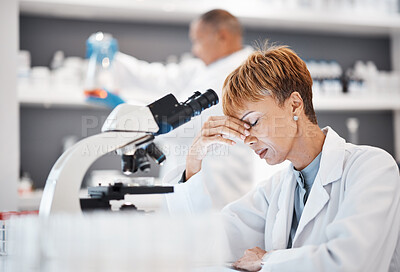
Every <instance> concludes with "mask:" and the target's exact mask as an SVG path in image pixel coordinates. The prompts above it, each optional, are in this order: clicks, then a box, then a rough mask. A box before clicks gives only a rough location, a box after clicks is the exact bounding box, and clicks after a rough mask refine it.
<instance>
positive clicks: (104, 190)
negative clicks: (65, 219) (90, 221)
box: [39, 89, 218, 217]
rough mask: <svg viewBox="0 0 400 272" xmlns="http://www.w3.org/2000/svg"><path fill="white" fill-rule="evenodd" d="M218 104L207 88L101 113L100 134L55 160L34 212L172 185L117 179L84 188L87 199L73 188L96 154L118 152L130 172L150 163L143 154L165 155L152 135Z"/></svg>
mask: <svg viewBox="0 0 400 272" xmlns="http://www.w3.org/2000/svg"><path fill="white" fill-rule="evenodd" d="M217 103H218V96H217V94H216V93H215V92H214V91H213V90H211V89H209V90H207V91H206V92H204V93H203V94H201V93H200V92H195V93H194V94H193V95H192V96H191V97H189V98H188V99H187V100H186V101H185V102H182V103H179V102H178V101H177V99H176V98H175V97H174V96H173V95H172V94H168V95H166V96H164V97H162V98H161V99H159V100H157V101H155V102H153V103H151V104H149V105H147V106H134V105H129V104H121V105H119V106H117V107H116V108H115V109H114V110H113V111H112V112H111V113H110V115H109V116H108V117H107V119H106V121H105V123H104V124H103V127H102V129H101V131H102V133H100V134H97V135H93V136H91V137H87V138H84V139H83V140H81V141H79V142H78V143H76V144H75V145H74V146H72V147H71V148H69V149H68V150H66V151H65V152H64V153H63V154H62V155H61V156H60V158H59V159H58V160H57V161H56V163H55V164H54V166H53V168H52V169H51V171H50V174H49V176H48V178H47V181H46V185H45V188H44V191H43V196H42V200H41V202H40V208H39V215H40V216H44V217H46V216H50V215H52V214H55V213H82V210H85V209H91V210H92V209H96V208H97V207H100V208H105V207H107V205H108V203H107V202H109V200H111V199H123V196H124V194H136V193H138V194H148V193H170V192H173V187H172V186H153V187H151V186H148V187H134V186H132V187H128V186H124V185H123V184H114V185H110V186H98V187H92V188H89V195H90V196H91V198H89V199H79V190H80V188H81V184H82V180H83V178H84V175H85V173H86V171H87V169H88V168H89V167H90V165H92V163H93V162H94V161H96V160H97V159H98V158H100V157H101V156H103V155H105V154H107V153H109V152H113V151H115V152H116V153H117V154H119V155H121V158H122V164H121V166H122V171H123V172H124V173H125V174H131V173H134V172H136V171H137V170H138V169H140V170H142V171H145V170H146V169H148V168H149V167H150V164H149V163H148V160H147V156H149V157H151V158H153V159H154V160H155V161H156V162H157V163H162V162H163V161H164V160H165V159H166V157H165V155H164V154H163V153H162V152H161V151H160V150H159V149H158V148H157V147H156V146H155V145H154V143H153V140H154V138H155V137H156V136H157V135H160V134H165V133H168V132H170V131H171V130H173V129H175V128H177V127H179V126H180V125H183V124H185V123H186V122H189V121H190V119H191V118H192V117H194V116H197V115H199V114H200V113H201V112H202V111H203V110H205V109H207V108H209V107H211V106H213V105H216V104H217Z"/></svg>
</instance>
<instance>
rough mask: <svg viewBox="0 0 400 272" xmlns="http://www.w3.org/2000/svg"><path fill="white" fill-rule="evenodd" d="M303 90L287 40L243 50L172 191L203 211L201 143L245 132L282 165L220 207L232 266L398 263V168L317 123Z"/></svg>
mask: <svg viewBox="0 0 400 272" xmlns="http://www.w3.org/2000/svg"><path fill="white" fill-rule="evenodd" d="M311 88H312V79H311V76H310V73H309V71H308V70H307V67H306V65H305V63H304V62H303V61H302V60H301V59H300V58H299V57H298V56H297V55H296V54H295V53H294V52H293V51H292V50H290V49H288V48H287V47H284V46H281V47H272V48H269V49H267V50H265V51H258V52H255V53H253V54H252V55H250V57H249V58H248V59H247V60H246V61H245V63H243V64H242V65H241V66H239V67H238V68H237V69H236V70H235V71H233V72H232V73H231V74H230V75H229V76H228V78H227V79H226V81H225V84H224V90H223V91H224V93H223V109H224V113H225V114H226V116H221V117H211V118H210V119H209V120H208V121H207V122H206V123H205V124H204V125H203V127H202V131H201V134H200V135H199V136H198V137H197V138H196V139H195V141H194V143H193V145H192V147H191V149H190V153H189V155H188V157H187V162H186V170H185V173H184V175H183V176H182V182H184V184H182V185H181V187H179V186H176V192H177V194H179V193H185V194H186V199H188V200H187V201H186V202H187V203H186V204H187V205H186V206H187V209H190V210H192V211H196V210H199V209H204V208H205V206H207V205H209V204H207V203H210V202H209V200H208V198H207V191H206V187H204V186H203V185H202V182H201V175H202V174H203V173H202V171H201V164H202V160H203V159H204V157H205V156H206V153H207V149H209V147H210V146H212V145H214V144H216V143H224V144H227V145H234V144H235V142H236V141H237V140H236V139H239V140H244V143H245V144H247V145H248V146H249V147H250V148H251V149H253V150H254V152H255V153H256V154H257V155H259V157H260V158H261V159H263V160H265V161H266V163H268V164H278V163H281V162H283V161H285V160H289V161H290V162H291V164H290V165H289V166H288V167H287V168H286V169H284V170H282V171H281V172H279V173H278V174H276V175H274V176H272V177H271V178H270V179H268V180H267V181H265V182H263V183H261V184H259V186H258V187H257V188H256V189H254V190H253V191H251V192H249V193H248V194H247V195H245V196H244V197H243V198H241V199H239V200H238V201H236V202H233V203H231V204H229V205H228V206H226V207H225V208H224V209H223V211H222V214H223V217H224V220H225V221H226V225H225V228H226V233H227V236H228V239H229V248H230V253H231V255H230V256H231V259H232V260H236V262H235V263H234V266H235V267H237V268H242V269H246V270H249V271H257V270H259V269H262V271H280V272H283V271H307V272H308V271H363V272H365V271H371V272H377V271H400V255H399V254H400V243H399V229H400V178H399V170H398V167H397V165H396V163H395V161H394V160H393V158H392V157H391V156H390V155H389V154H388V153H386V152H385V151H383V150H381V149H378V148H374V147H369V146H356V145H353V144H350V143H346V142H345V140H344V139H343V138H341V137H340V136H339V135H338V134H336V132H335V131H334V130H333V129H332V128H330V127H326V128H324V129H322V130H321V129H320V128H319V127H318V124H317V119H316V116H315V112H314V109H313V104H312V89H311ZM225 171H230V169H229V168H228V166H227V168H226V169H225ZM188 195H190V198H188V197H187V196H188ZM173 204H174V203H173V201H170V202H169V205H170V208H173V207H172V205H173ZM180 205H181V206H180V209H182V207H183V206H185V205H182V202H181V203H180ZM243 253H244V255H243Z"/></svg>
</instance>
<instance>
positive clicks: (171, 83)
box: [113, 47, 257, 209]
mask: <svg viewBox="0 0 400 272" xmlns="http://www.w3.org/2000/svg"><path fill="white" fill-rule="evenodd" d="M252 51H253V49H252V48H251V47H245V48H243V49H242V50H240V51H237V52H235V53H233V54H231V55H229V56H227V57H225V58H222V59H220V60H218V61H216V62H214V63H212V64H210V65H208V66H206V65H204V63H203V62H202V61H201V60H199V59H189V60H186V61H183V62H182V63H179V64H168V65H163V64H161V63H148V62H145V61H141V60H138V59H136V58H134V57H131V56H128V55H125V54H122V53H118V54H117V55H116V57H115V61H114V62H113V65H114V69H115V71H116V73H115V74H116V75H117V76H118V81H119V82H120V84H121V88H122V89H123V90H124V91H123V92H122V94H126V96H128V97H132V95H134V97H133V98H134V100H135V99H136V100H139V101H143V102H144V103H150V102H153V101H154V100H156V99H159V98H160V97H162V96H163V95H165V94H167V93H173V94H174V95H175V96H176V97H177V99H178V101H180V102H182V101H185V100H186V99H187V98H188V97H189V96H191V95H192V94H193V92H194V91H200V92H204V91H206V90H207V89H210V88H211V89H213V90H214V91H215V92H216V93H217V94H218V96H219V98H220V99H221V97H222V86H223V83H224V81H225V78H226V77H227V76H228V74H229V73H231V72H232V71H233V70H234V69H235V68H236V67H238V66H239V65H240V64H241V63H242V62H243V61H244V60H246V58H247V57H248V56H249V55H250V53H251V52H252ZM127 92H129V93H130V95H128V94H127ZM220 115H223V113H222V106H221V101H220V103H219V104H218V105H217V106H214V107H212V108H210V109H207V110H205V111H203V113H202V114H201V115H200V116H197V117H196V118H194V119H192V121H190V122H189V123H187V124H185V125H183V126H181V127H179V128H178V129H175V130H174V131H171V132H170V133H168V134H166V135H161V136H158V137H157V138H156V142H157V143H158V144H159V145H160V144H161V148H162V150H163V151H164V153H165V155H166V157H167V160H166V161H165V163H164V165H163V166H162V167H161V173H160V176H161V177H163V176H164V175H165V174H166V173H168V172H170V171H171V170H172V169H174V168H176V167H178V166H182V167H180V168H179V171H180V175H181V174H182V172H183V170H184V167H183V166H184V164H185V159H186V155H187V153H188V150H189V148H190V146H191V144H192V142H193V139H194V137H195V136H196V135H197V134H198V133H199V132H200V130H201V126H202V124H203V122H204V121H206V120H207V119H208V117H209V116H220ZM255 159H257V157H256V156H255V155H254V154H253V152H251V150H250V149H248V148H247V147H246V146H245V145H244V144H243V142H239V143H238V145H237V146H235V148H231V147H227V146H223V147H221V146H214V147H213V150H212V151H211V152H210V154H209V155H208V156H207V158H206V159H205V160H204V162H203V170H204V172H205V173H206V174H204V175H203V176H202V178H203V180H204V184H205V185H206V186H207V187H208V190H209V191H210V192H212V201H213V204H214V207H216V208H218V209H221V208H222V207H224V206H225V205H226V204H227V203H230V202H232V201H234V200H236V199H238V198H239V197H241V196H243V195H244V194H245V193H247V192H248V191H249V190H251V189H252V188H253V187H254V186H253V185H254V176H255V171H254V170H253V166H254V165H255V164H254V160H255ZM227 166H229V169H231V171H229V172H228V171H226V167H227ZM179 178H180V176H179ZM179 178H176V179H175V182H177V181H178V180H179Z"/></svg>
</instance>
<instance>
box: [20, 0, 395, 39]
mask: <svg viewBox="0 0 400 272" xmlns="http://www.w3.org/2000/svg"><path fill="white" fill-rule="evenodd" d="M276 3H279V1H276ZM213 8H224V9H226V10H228V11H230V12H232V13H233V14H235V15H236V16H237V17H238V18H239V19H240V20H241V21H242V23H243V25H245V26H247V27H253V28H263V29H278V30H285V29H286V30H302V31H308V32H317V33H339V34H353V35H354V34H358V35H366V36H390V35H392V34H395V33H396V32H400V15H399V14H397V13H393V14H390V15H386V14H385V15H384V14H379V13H375V14H371V12H370V13H369V14H361V13H360V14H357V13H354V12H345V11H343V10H340V11H338V10H327V9H321V8H320V9H314V10H313V9H310V8H309V9H308V10H306V9H300V8H296V7H290V6H289V7H288V6H279V5H278V6H272V5H271V3H270V2H268V1H261V0H250V1H239V0H220V1H211V0H206V1H195V0H175V1H163V0H148V1H143V0H113V1H108V0H97V1H81V0H21V1H20V12H21V13H22V14H31V15H40V16H51V17H61V18H75V19H89V20H113V21H136V22H137V21H139V22H159V23H170V24H185V25H187V24H188V23H189V22H190V21H191V20H193V18H195V17H197V16H198V15H200V14H202V13H203V12H205V11H207V10H210V9H213Z"/></svg>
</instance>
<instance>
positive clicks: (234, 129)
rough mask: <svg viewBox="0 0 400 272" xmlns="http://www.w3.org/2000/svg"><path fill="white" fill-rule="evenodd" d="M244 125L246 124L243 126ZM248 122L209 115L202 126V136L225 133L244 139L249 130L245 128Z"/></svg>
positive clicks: (228, 135)
mask: <svg viewBox="0 0 400 272" xmlns="http://www.w3.org/2000/svg"><path fill="white" fill-rule="evenodd" d="M245 125H246V126H245ZM247 126H248V124H246V123H244V122H242V121H241V120H239V119H236V118H232V117H222V118H221V117H219V118H218V117H211V118H210V119H209V120H208V121H207V122H206V123H205V124H204V126H203V129H202V135H203V136H206V137H207V136H214V135H218V134H219V135H225V136H227V137H236V138H238V139H242V140H244V139H245V138H246V136H248V135H250V132H249V131H248V130H247V129H246V127H247Z"/></svg>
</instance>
